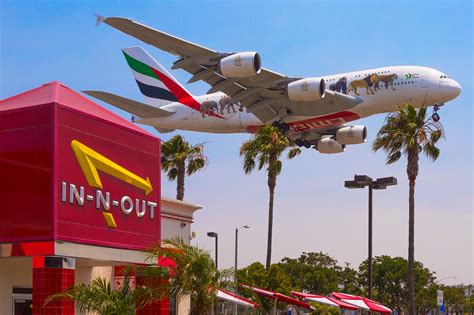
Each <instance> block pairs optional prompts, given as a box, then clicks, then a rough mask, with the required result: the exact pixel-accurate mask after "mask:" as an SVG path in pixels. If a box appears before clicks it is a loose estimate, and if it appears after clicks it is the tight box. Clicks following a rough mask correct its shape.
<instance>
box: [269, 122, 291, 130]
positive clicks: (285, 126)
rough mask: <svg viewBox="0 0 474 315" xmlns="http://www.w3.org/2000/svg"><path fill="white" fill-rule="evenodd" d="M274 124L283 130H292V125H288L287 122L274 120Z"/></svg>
mask: <svg viewBox="0 0 474 315" xmlns="http://www.w3.org/2000/svg"><path fill="white" fill-rule="evenodd" d="M272 126H273V127H275V128H277V129H278V130H280V131H282V132H288V131H289V130H290V126H288V124H287V123H285V122H279V121H278V120H275V121H274V122H272Z"/></svg>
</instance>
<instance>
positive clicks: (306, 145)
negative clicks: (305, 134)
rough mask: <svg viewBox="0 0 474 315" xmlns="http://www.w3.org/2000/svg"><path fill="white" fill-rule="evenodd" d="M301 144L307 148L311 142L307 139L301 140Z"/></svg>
mask: <svg viewBox="0 0 474 315" xmlns="http://www.w3.org/2000/svg"><path fill="white" fill-rule="evenodd" d="M303 146H304V147H305V148H306V149H309V148H311V143H309V141H308V140H303Z"/></svg>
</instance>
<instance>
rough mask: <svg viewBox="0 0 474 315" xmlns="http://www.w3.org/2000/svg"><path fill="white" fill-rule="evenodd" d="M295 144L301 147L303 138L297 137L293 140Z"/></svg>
mask: <svg viewBox="0 0 474 315" xmlns="http://www.w3.org/2000/svg"><path fill="white" fill-rule="evenodd" d="M295 144H296V145H297V146H299V147H302V146H303V140H301V139H299V138H298V139H296V140H295Z"/></svg>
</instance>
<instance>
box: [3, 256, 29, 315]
mask: <svg viewBox="0 0 474 315" xmlns="http://www.w3.org/2000/svg"><path fill="white" fill-rule="evenodd" d="M32 282H33V266H32V262H31V258H28V257H15V258H2V259H0V315H10V314H11V313H12V288H13V286H19V287H30V288H31V287H32Z"/></svg>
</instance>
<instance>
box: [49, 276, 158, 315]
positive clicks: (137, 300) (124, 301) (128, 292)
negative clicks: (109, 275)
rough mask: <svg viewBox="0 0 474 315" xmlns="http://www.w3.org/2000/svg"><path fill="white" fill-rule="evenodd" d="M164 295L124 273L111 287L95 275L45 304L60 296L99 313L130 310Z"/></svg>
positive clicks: (117, 314)
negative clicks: (135, 282) (119, 282)
mask: <svg viewBox="0 0 474 315" xmlns="http://www.w3.org/2000/svg"><path fill="white" fill-rule="evenodd" d="M163 296H164V295H163V294H161V293H158V291H155V290H153V289H150V288H148V287H146V286H138V285H137V286H136V287H135V288H132V287H131V285H130V277H129V275H128V274H125V277H124V282H123V283H122V285H121V287H120V288H118V289H113V288H112V286H111V285H110V282H109V281H108V280H106V279H105V278H96V279H93V280H92V281H91V283H89V284H84V283H77V284H75V285H74V286H72V287H71V288H69V289H67V290H66V291H64V292H61V293H57V294H54V295H51V296H50V297H48V298H47V299H46V301H45V305H47V304H49V303H52V302H54V301H58V300H61V299H69V300H74V301H75V302H76V307H77V309H78V310H79V311H80V312H96V313H98V314H100V315H123V314H134V312H135V309H140V308H142V307H144V306H146V305H147V304H149V303H153V302H155V301H158V300H160V299H161V298H162V297H163Z"/></svg>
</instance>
